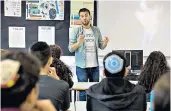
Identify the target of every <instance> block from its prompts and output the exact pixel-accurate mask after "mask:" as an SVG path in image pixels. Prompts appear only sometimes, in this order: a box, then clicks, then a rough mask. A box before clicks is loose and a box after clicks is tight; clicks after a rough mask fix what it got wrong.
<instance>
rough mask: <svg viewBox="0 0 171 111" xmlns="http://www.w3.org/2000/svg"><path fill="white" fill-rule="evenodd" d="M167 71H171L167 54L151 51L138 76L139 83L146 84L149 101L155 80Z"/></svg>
mask: <svg viewBox="0 0 171 111" xmlns="http://www.w3.org/2000/svg"><path fill="white" fill-rule="evenodd" d="M167 72H170V67H169V66H168V63H167V60H166V57H165V55H164V54H163V53H162V52H160V51H153V52H151V53H150V55H149V56H148V58H147V60H146V62H145V64H144V66H143V68H142V70H141V73H140V76H139V78H138V83H139V84H140V85H143V86H144V88H145V91H146V93H147V102H149V101H150V92H151V90H152V88H153V87H154V84H155V82H156V81H157V80H158V79H159V78H160V76H162V75H163V74H165V73H167Z"/></svg>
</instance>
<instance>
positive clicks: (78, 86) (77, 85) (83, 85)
mask: <svg viewBox="0 0 171 111" xmlns="http://www.w3.org/2000/svg"><path fill="white" fill-rule="evenodd" d="M97 83H98V82H74V85H73V87H72V90H74V102H75V101H76V92H77V91H85V90H87V89H89V87H90V86H92V85H94V84H97Z"/></svg>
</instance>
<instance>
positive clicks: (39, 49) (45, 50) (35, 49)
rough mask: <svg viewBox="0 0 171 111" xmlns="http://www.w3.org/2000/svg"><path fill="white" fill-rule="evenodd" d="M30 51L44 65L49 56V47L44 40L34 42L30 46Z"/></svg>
mask: <svg viewBox="0 0 171 111" xmlns="http://www.w3.org/2000/svg"><path fill="white" fill-rule="evenodd" d="M30 53H31V54H33V55H34V56H36V57H37V58H38V59H39V60H40V61H41V63H42V67H45V66H46V64H47V63H48V61H49V58H50V57H51V51H50V47H49V45H48V44H47V43H46V42H36V43H34V44H33V45H32V46H31V47H30Z"/></svg>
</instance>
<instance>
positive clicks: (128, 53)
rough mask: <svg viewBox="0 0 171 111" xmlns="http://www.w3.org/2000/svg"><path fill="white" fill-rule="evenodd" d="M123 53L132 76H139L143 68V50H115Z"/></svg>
mask: <svg viewBox="0 0 171 111" xmlns="http://www.w3.org/2000/svg"><path fill="white" fill-rule="evenodd" d="M113 51H117V52H119V53H121V54H122V55H123V56H124V57H125V59H126V67H129V68H130V73H131V74H136V75H139V73H140V71H141V69H142V66H143V50H113Z"/></svg>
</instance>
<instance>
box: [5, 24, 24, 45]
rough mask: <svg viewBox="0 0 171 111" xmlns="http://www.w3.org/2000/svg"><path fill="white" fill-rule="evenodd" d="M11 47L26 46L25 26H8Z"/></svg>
mask: <svg viewBox="0 0 171 111" xmlns="http://www.w3.org/2000/svg"><path fill="white" fill-rule="evenodd" d="M8 35H9V47H12V48H25V46H26V45H25V44H26V43H25V27H8Z"/></svg>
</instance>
